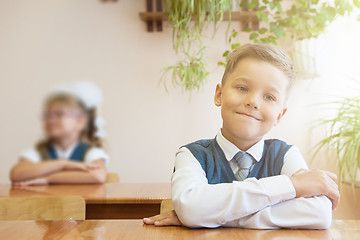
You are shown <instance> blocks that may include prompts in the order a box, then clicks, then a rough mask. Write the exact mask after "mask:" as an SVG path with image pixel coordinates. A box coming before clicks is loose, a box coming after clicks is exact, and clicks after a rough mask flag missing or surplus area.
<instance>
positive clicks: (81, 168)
mask: <svg viewBox="0 0 360 240" xmlns="http://www.w3.org/2000/svg"><path fill="white" fill-rule="evenodd" d="M101 102H102V96H101V92H100V90H99V89H98V88H97V87H96V86H95V85H93V84H91V83H86V82H83V83H78V84H75V85H74V86H72V87H71V88H64V89H61V90H60V91H57V92H55V93H54V94H52V95H50V97H48V98H47V99H46V101H45V105H44V112H43V116H42V118H43V127H44V132H45V139H44V140H42V141H40V142H39V143H38V144H37V145H36V146H35V148H33V149H29V150H27V151H25V152H23V153H22V154H21V155H20V161H19V162H18V163H17V164H16V165H15V166H14V167H13V168H12V170H11V172H10V179H11V181H12V183H13V184H14V185H20V186H27V185H45V184H81V183H103V182H104V181H105V179H106V165H107V163H108V161H109V157H108V155H107V154H106V153H105V152H104V150H103V149H102V148H101V147H102V141H101V139H100V136H101V135H102V133H101V130H100V127H101V126H100V125H101V121H99V118H98V117H97V116H96V108H97V107H99V105H100V104H101Z"/></svg>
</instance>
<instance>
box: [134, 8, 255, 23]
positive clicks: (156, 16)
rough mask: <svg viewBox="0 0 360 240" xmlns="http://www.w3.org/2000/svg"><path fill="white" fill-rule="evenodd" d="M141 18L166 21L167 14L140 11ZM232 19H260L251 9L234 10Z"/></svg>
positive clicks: (225, 16)
mask: <svg viewBox="0 0 360 240" xmlns="http://www.w3.org/2000/svg"><path fill="white" fill-rule="evenodd" d="M139 16H140V19H141V20H143V21H145V22H148V21H166V20H167V16H166V14H165V13H163V12H140V13H139ZM229 19H230V18H229V13H225V14H224V19H223V20H224V21H229ZM231 21H250V22H252V21H258V18H257V17H256V13H255V12H252V11H251V12H250V11H242V12H232V13H231Z"/></svg>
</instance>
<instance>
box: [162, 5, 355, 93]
mask: <svg viewBox="0 0 360 240" xmlns="http://www.w3.org/2000/svg"><path fill="white" fill-rule="evenodd" d="M163 1H164V11H165V13H166V15H167V17H168V22H169V23H170V24H171V27H172V34H173V36H172V38H173V48H174V50H175V52H176V53H179V52H180V53H185V54H184V59H183V60H180V61H179V62H177V63H176V64H175V65H174V66H169V67H168V68H166V69H165V71H166V72H167V73H168V72H171V71H174V73H173V74H172V75H171V76H172V79H173V80H174V79H175V78H174V76H177V77H176V79H177V80H176V82H177V83H178V84H177V85H181V86H182V87H183V88H184V89H185V90H187V91H191V90H192V89H198V88H199V86H201V85H202V84H203V83H204V81H205V79H206V76H207V75H208V72H207V70H206V66H205V64H204V61H205V59H204V55H205V54H204V52H205V50H204V48H205V46H204V44H203V42H202V39H203V35H202V33H203V30H204V29H205V28H206V27H207V26H208V25H210V24H212V25H213V27H214V35H215V34H216V32H217V29H218V27H219V26H220V24H221V22H222V21H223V18H224V14H225V13H228V14H229V18H230V20H231V12H232V7H233V0H163ZM283 1H285V0H237V1H235V2H236V5H238V6H240V7H241V8H242V9H248V10H250V11H254V12H255V14H256V17H257V18H258V19H259V21H260V23H261V28H260V29H257V28H251V27H249V28H246V29H242V30H241V32H243V33H244V34H248V36H249V39H250V40H251V41H252V42H254V43H273V44H277V42H278V40H279V39H280V38H282V37H291V38H293V39H295V40H301V39H306V38H312V37H316V36H318V35H319V34H320V33H322V32H323V31H324V29H325V28H326V26H327V25H328V24H329V23H330V22H332V21H334V19H335V18H336V17H337V16H338V15H345V14H347V13H349V12H351V11H352V9H353V7H358V8H360V1H359V0H334V1H325V0H293V4H292V5H291V7H290V8H289V9H287V10H284V9H283V6H282V3H283ZM359 20H360V16H359ZM229 27H230V21H229V24H228V28H229ZM228 30H229V29H228ZM239 32H240V31H237V30H233V31H232V32H231V34H230V36H228V31H227V33H226V38H227V40H228V43H229V44H230V49H229V50H226V51H225V52H224V53H223V57H224V60H222V61H219V62H218V65H220V66H225V65H226V62H227V60H228V56H229V53H230V52H231V51H232V50H234V49H236V48H237V47H239V46H240V43H237V42H235V41H236V36H238V33H239ZM198 49H202V50H201V54H199V53H196V54H195V55H194V56H193V57H190V55H192V53H193V52H197V51H198ZM195 59H196V61H195ZM190 64H192V65H190ZM196 68H197V69H196ZM180 69H182V70H181V71H180ZM186 69H188V70H189V71H191V74H185V72H184V71H185V70H186ZM195 69H196V70H195ZM180 72H183V73H182V74H180ZM205 73H206V74H205ZM185 76H186V77H187V78H185V79H184V78H183V77H185ZM188 76H191V77H192V78H193V79H191V81H189V79H188ZM182 82H183V83H182ZM196 82H198V84H197V83H196Z"/></svg>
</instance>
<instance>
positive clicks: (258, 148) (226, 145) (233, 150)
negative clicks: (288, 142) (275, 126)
mask: <svg viewBox="0 0 360 240" xmlns="http://www.w3.org/2000/svg"><path fill="white" fill-rule="evenodd" d="M216 142H217V143H218V144H219V146H220V148H221V150H222V151H223V152H224V154H225V157H226V159H227V160H228V161H230V160H231V159H233V158H234V156H235V154H237V153H238V152H239V151H241V150H240V149H239V148H238V147H236V146H235V145H234V144H233V143H232V142H230V141H229V140H227V139H226V138H225V137H224V136H223V135H222V132H221V129H220V130H219V132H218V134H217V136H216ZM263 151H264V138H262V139H261V140H260V141H258V142H257V143H255V145H254V146H252V147H251V148H249V149H248V150H247V151H246V152H247V153H248V154H250V155H251V156H252V157H253V158H254V159H255V160H256V161H257V162H258V161H260V159H261V157H262V155H263Z"/></svg>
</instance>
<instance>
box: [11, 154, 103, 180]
mask: <svg viewBox="0 0 360 240" xmlns="http://www.w3.org/2000/svg"><path fill="white" fill-rule="evenodd" d="M102 168H103V169H105V170H102V171H99V174H98V173H96V174H95V175H96V176H98V175H99V176H100V178H101V176H102V175H103V173H102V172H103V171H105V175H106V168H105V165H104V162H103V161H102V160H97V161H93V162H91V163H79V162H72V161H67V160H56V161H44V162H40V163H33V162H31V161H29V160H27V159H22V160H21V161H19V163H17V164H16V165H15V166H14V167H13V168H12V170H11V172H10V179H11V181H12V182H13V183H15V185H16V184H19V183H20V182H23V183H24V182H30V181H33V180H35V179H42V181H38V180H37V181H35V182H38V184H39V183H40V182H42V183H41V184H45V183H44V181H43V180H44V179H43V178H45V177H50V176H52V175H54V181H58V178H59V175H56V174H60V173H62V172H63V173H66V176H64V177H66V178H68V177H71V174H70V172H76V175H78V174H79V173H81V172H82V173H89V172H92V170H94V171H95V170H97V169H98V170H101V169H102ZM89 175H90V178H91V177H92V176H93V175H94V173H91V174H89ZM60 177H61V175H60ZM71 179H73V180H74V179H75V178H74V177H71ZM81 179H83V178H81ZM50 183H51V182H50ZM38 184H36V185H38ZM30 185H32V184H30Z"/></svg>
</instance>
